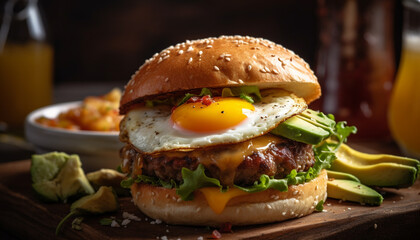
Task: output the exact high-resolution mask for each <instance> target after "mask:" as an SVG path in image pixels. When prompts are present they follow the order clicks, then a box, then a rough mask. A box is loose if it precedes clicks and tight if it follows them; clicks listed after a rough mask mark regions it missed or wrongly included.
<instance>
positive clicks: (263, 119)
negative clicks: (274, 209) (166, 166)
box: [121, 89, 307, 153]
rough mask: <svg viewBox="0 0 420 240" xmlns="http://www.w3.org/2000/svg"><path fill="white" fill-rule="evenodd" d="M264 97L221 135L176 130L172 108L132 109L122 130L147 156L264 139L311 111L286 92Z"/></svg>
mask: <svg viewBox="0 0 420 240" xmlns="http://www.w3.org/2000/svg"><path fill="white" fill-rule="evenodd" d="M261 95H262V100H261V102H258V103H254V104H253V105H254V107H255V111H247V112H246V114H247V116H248V118H247V119H246V120H244V121H243V122H241V123H240V124H239V125H237V126H235V127H233V128H231V129H227V130H224V131H221V132H214V133H205V134H199V133H192V132H187V131H184V130H183V129H179V128H176V127H174V124H173V122H172V121H171V107H169V106H155V107H153V108H148V107H142V108H137V109H133V110H131V111H130V112H129V113H127V115H126V116H125V118H124V120H123V121H122V123H121V131H122V134H123V135H125V136H126V137H128V141H129V142H130V143H131V144H132V145H133V146H134V147H136V148H137V149H139V150H140V151H142V152H145V153H156V152H161V151H169V150H179V149H194V148H201V147H207V146H214V145H219V144H229V143H238V142H243V141H246V140H248V139H251V138H254V137H258V136H261V135H263V134H265V133H268V132H269V131H270V130H271V129H273V128H275V127H276V126H277V125H278V124H280V123H281V122H283V121H284V120H286V119H287V118H289V117H291V116H293V115H295V114H299V113H300V112H302V111H303V110H305V109H306V108H307V105H306V102H305V101H304V100H303V99H301V98H298V97H296V96H295V95H293V94H290V93H288V92H285V91H282V90H278V89H277V90H275V89H270V90H265V91H262V92H261Z"/></svg>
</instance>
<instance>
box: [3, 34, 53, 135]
mask: <svg viewBox="0 0 420 240" xmlns="http://www.w3.org/2000/svg"><path fill="white" fill-rule="evenodd" d="M52 67H53V50H52V47H51V46H50V45H47V44H45V43H37V42H31V43H26V44H17V43H6V45H5V46H4V49H3V50H2V51H1V52H0V122H6V123H7V124H8V125H9V126H10V127H12V128H22V127H23V122H24V119H25V117H26V115H27V114H28V113H29V112H31V111H32V110H34V109H36V108H39V107H42V106H45V105H48V104H50V103H51V98H52V72H53V69H52Z"/></svg>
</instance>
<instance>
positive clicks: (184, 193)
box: [176, 164, 224, 201]
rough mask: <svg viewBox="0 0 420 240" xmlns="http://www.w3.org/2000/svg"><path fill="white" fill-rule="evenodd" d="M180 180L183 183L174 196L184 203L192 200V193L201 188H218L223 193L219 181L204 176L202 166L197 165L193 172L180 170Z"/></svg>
mask: <svg viewBox="0 0 420 240" xmlns="http://www.w3.org/2000/svg"><path fill="white" fill-rule="evenodd" d="M182 179H183V183H182V184H181V185H180V186H179V188H178V189H177V190H176V194H178V196H180V197H181V199H182V200H184V201H187V200H192V199H193V194H192V193H193V192H194V191H195V190H197V189H200V188H203V187H219V188H220V191H224V189H223V186H222V185H221V184H220V181H219V180H217V179H216V178H210V177H207V176H206V174H205V173H204V166H203V165H202V164H200V165H198V167H197V169H195V170H194V171H192V170H190V169H188V168H182Z"/></svg>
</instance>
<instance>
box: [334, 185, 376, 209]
mask: <svg viewBox="0 0 420 240" xmlns="http://www.w3.org/2000/svg"><path fill="white" fill-rule="evenodd" d="M327 193H328V197H329V198H335V199H340V200H343V201H352V202H359V203H363V204H369V205H377V206H379V205H381V203H382V201H383V200H384V198H383V197H382V196H381V194H379V193H378V192H376V191H375V190H373V189H371V188H369V187H367V186H365V185H363V184H361V183H358V182H355V181H352V180H344V179H329V180H328V182H327Z"/></svg>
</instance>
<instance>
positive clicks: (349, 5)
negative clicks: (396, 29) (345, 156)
mask: <svg viewBox="0 0 420 240" xmlns="http://www.w3.org/2000/svg"><path fill="white" fill-rule="evenodd" d="M319 3H320V4H319V7H320V8H319V19H320V26H321V29H320V48H319V53H318V62H317V68H316V72H317V76H318V78H319V81H320V83H321V87H322V93H323V96H322V97H321V99H320V100H318V102H317V103H316V104H315V106H317V107H319V108H320V110H322V111H323V112H325V113H332V114H334V115H335V117H336V120H338V121H347V123H348V124H349V125H355V126H357V128H358V133H357V135H354V136H352V138H353V139H354V138H359V139H378V138H387V137H388V136H389V129H388V124H387V109H388V103H389V99H390V95H391V90H392V83H393V80H394V74H395V67H394V54H393V42H392V34H393V32H392V31H393V27H392V19H393V14H392V9H393V1H391V0H372V1H362V0H346V1H328V0H325V1H319Z"/></svg>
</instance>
